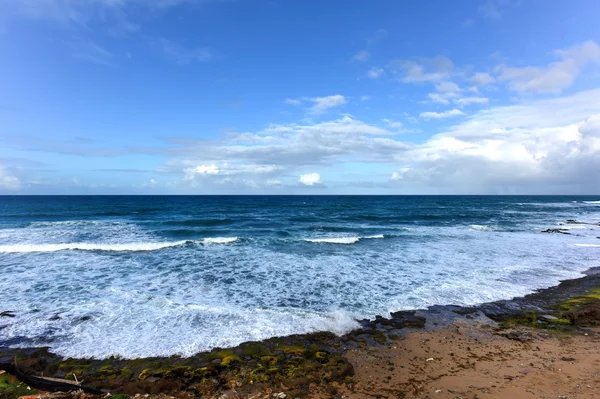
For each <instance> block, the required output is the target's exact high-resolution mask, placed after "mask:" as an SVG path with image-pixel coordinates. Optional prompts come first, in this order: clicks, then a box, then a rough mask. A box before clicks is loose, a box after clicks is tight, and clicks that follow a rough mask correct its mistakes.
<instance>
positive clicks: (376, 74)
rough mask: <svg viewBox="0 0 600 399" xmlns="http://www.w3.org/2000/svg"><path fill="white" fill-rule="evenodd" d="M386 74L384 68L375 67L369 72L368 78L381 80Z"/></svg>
mask: <svg viewBox="0 0 600 399" xmlns="http://www.w3.org/2000/svg"><path fill="white" fill-rule="evenodd" d="M384 73H385V71H384V69H383V68H378V67H373V68H371V69H369V71H368V72H367V76H368V77H370V78H371V79H379V78H380V77H382V76H383V75H384Z"/></svg>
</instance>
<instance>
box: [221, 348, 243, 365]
mask: <svg viewBox="0 0 600 399" xmlns="http://www.w3.org/2000/svg"><path fill="white" fill-rule="evenodd" d="M217 357H218V358H219V359H221V363H220V364H219V366H222V367H229V366H231V365H232V364H235V363H240V362H241V361H242V358H240V357H239V356H238V355H236V354H235V353H233V351H231V350H223V351H220V352H217Z"/></svg>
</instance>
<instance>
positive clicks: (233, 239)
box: [202, 237, 238, 244]
mask: <svg viewBox="0 0 600 399" xmlns="http://www.w3.org/2000/svg"><path fill="white" fill-rule="evenodd" d="M237 239H238V238H237V237H210V238H204V239H203V240H202V242H203V243H204V244H230V243H232V242H236V241H237Z"/></svg>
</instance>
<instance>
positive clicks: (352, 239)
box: [304, 237, 360, 244]
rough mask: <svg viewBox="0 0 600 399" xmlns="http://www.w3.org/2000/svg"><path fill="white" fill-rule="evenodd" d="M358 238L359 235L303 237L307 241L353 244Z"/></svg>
mask: <svg viewBox="0 0 600 399" xmlns="http://www.w3.org/2000/svg"><path fill="white" fill-rule="evenodd" d="M359 240H360V237H331V238H305V239H304V241H308V242H321V243H328V244H354V243H357V242H358V241H359Z"/></svg>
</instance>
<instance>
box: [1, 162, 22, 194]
mask: <svg viewBox="0 0 600 399" xmlns="http://www.w3.org/2000/svg"><path fill="white" fill-rule="evenodd" d="M20 188H21V181H20V180H19V179H18V178H17V177H16V176H13V175H12V174H11V173H9V172H8V171H7V170H6V169H5V168H4V167H3V166H1V165H0V189H5V190H9V191H12V190H18V189H20Z"/></svg>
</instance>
